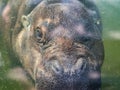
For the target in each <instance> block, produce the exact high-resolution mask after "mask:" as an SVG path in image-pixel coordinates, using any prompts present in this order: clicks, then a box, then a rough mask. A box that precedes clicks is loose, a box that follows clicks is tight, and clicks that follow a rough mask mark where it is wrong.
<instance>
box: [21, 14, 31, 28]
mask: <svg viewBox="0 0 120 90" xmlns="http://www.w3.org/2000/svg"><path fill="white" fill-rule="evenodd" d="M21 22H22V25H23V26H24V28H27V27H28V26H29V25H30V21H29V19H28V17H27V16H25V15H23V16H22V18H21Z"/></svg>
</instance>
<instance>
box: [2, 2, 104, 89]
mask: <svg viewBox="0 0 120 90" xmlns="http://www.w3.org/2000/svg"><path fill="white" fill-rule="evenodd" d="M13 2H14V0H9V2H8V3H7V4H6V6H5V7H4V9H3V10H2V11H1V12H2V15H1V16H2V20H3V21H2V24H1V25H3V24H4V27H3V28H2V30H1V31H2V32H3V33H4V34H5V39H6V41H7V42H8V43H10V45H11V48H13V50H14V52H15V53H16V54H17V56H18V57H19V59H20V61H21V63H22V65H23V67H24V69H25V70H26V71H27V72H28V73H29V74H30V76H31V77H32V78H33V79H34V81H35V87H36V89H37V90H67V89H68V90H99V89H100V87H101V65H102V63H103V58H104V49H103V43H102V38H101V37H102V25H101V19H100V15H99V12H98V9H97V8H96V6H95V5H94V3H93V2H92V1H90V0H86V1H84V0H79V1H77V0H24V1H23V0H17V1H16V3H15V4H14V3H13ZM34 2H36V3H34ZM9 30H10V31H11V34H9V33H10V31H9Z"/></svg>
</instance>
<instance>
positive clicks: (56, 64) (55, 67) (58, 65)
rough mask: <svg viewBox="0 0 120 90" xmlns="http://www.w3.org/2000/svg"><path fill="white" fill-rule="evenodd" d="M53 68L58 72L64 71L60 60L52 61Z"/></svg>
mask: <svg viewBox="0 0 120 90" xmlns="http://www.w3.org/2000/svg"><path fill="white" fill-rule="evenodd" d="M51 68H52V71H54V72H55V73H56V74H61V73H63V68H62V67H61V65H60V63H59V62H58V61H52V63H51Z"/></svg>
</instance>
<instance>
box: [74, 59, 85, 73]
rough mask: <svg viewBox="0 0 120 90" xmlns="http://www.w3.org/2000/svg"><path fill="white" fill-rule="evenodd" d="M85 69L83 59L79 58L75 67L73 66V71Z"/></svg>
mask: <svg viewBox="0 0 120 90" xmlns="http://www.w3.org/2000/svg"><path fill="white" fill-rule="evenodd" d="M85 68H86V63H85V58H79V59H78V60H77V62H76V63H75V65H74V66H73V70H80V71H83V70H84V69H85Z"/></svg>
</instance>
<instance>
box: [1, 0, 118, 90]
mask: <svg viewBox="0 0 120 90" xmlns="http://www.w3.org/2000/svg"><path fill="white" fill-rule="evenodd" d="M94 1H95V2H96V4H97V6H98V7H99V9H100V13H101V16H102V21H103V28H104V30H103V41H104V46H105V60H104V64H103V67H102V90H119V89H120V5H119V4H120V0H94ZM0 5H1V4H0ZM1 38H2V35H1V34H0V90H27V89H28V88H27V87H28V86H29V85H28V84H27V83H26V81H24V80H23V81H21V82H19V81H17V80H15V79H11V78H9V79H8V78H7V77H8V76H7V75H8V71H10V69H11V68H14V67H15V66H17V64H19V62H17V61H15V62H14V63H13V62H11V61H12V60H9V59H10V58H11V57H12V59H16V58H14V56H12V55H11V57H9V55H8V54H9V53H8V51H7V50H6V47H5V45H3V40H1ZM17 70H20V69H19V67H18V68H17ZM14 72H15V71H14ZM10 75H11V74H10ZM17 78H20V77H17Z"/></svg>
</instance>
